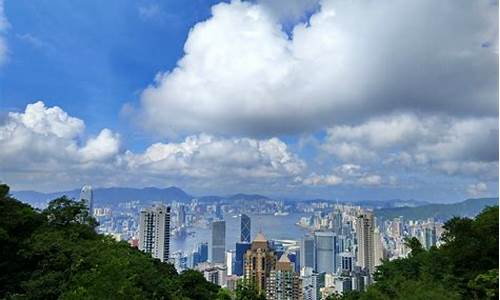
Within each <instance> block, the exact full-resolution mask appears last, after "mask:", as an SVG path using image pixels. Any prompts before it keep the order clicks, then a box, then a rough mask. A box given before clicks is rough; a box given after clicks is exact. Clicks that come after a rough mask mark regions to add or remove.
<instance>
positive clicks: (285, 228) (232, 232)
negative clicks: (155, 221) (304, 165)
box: [171, 213, 308, 252]
mask: <svg viewBox="0 0 500 300" xmlns="http://www.w3.org/2000/svg"><path fill="white" fill-rule="evenodd" d="M248 216H249V217H250V218H251V220H252V227H251V228H252V229H251V231H252V233H251V237H252V239H253V238H254V237H255V235H256V234H257V232H259V230H262V232H264V234H265V235H266V237H267V238H269V239H274V240H298V239H300V238H301V237H302V236H303V235H304V234H306V233H307V232H308V230H307V229H304V228H302V227H300V226H298V225H296V223H297V222H298V221H299V219H300V218H301V217H304V216H307V214H299V213H293V214H289V215H286V216H274V215H271V214H269V215H255V214H249V215H248ZM224 220H225V221H226V249H232V248H234V245H235V244H236V242H239V240H240V217H239V216H238V215H225V216H224ZM188 231H189V232H193V233H194V234H193V235H191V234H188V235H187V236H186V237H183V238H172V240H171V249H172V251H173V252H175V251H183V252H186V251H190V250H192V249H194V248H195V247H196V246H197V244H198V243H202V242H208V243H209V245H210V241H211V236H212V231H211V229H210V228H200V227H190V228H189V230H188ZM209 249H211V247H209Z"/></svg>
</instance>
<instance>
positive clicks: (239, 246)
mask: <svg viewBox="0 0 500 300" xmlns="http://www.w3.org/2000/svg"><path fill="white" fill-rule="evenodd" d="M251 245H252V244H250V243H246V242H240V243H236V255H235V258H234V275H238V276H242V275H243V263H244V260H245V253H246V252H247V250H248V249H250V246H251Z"/></svg>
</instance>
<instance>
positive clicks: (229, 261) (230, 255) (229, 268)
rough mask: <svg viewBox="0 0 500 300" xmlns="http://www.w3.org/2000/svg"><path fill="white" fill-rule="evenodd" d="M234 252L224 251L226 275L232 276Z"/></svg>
mask: <svg viewBox="0 0 500 300" xmlns="http://www.w3.org/2000/svg"><path fill="white" fill-rule="evenodd" d="M235 256H236V251H235V250H227V251H226V267H227V275H233V274H234V263H235Z"/></svg>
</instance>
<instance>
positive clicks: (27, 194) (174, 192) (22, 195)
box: [12, 186, 193, 207]
mask: <svg viewBox="0 0 500 300" xmlns="http://www.w3.org/2000/svg"><path fill="white" fill-rule="evenodd" d="M93 193H94V202H95V203H96V204H97V205H99V206H111V207H113V206H115V205H117V204H119V203H122V202H127V201H139V202H142V203H145V204H147V203H152V202H159V201H179V202H186V201H190V200H191V199H193V197H192V196H190V195H188V194H187V193H186V192H184V191H183V190H181V189H180V188H178V187H174V186H173V187H168V188H155V187H147V188H142V189H136V188H121V187H112V188H96V189H94V190H93ZM12 195H13V196H14V197H15V198H17V199H20V200H22V201H24V202H27V203H30V204H31V205H33V206H35V207H44V206H46V204H47V203H48V202H49V201H50V200H52V199H56V198H58V197H61V196H63V195H66V196H67V197H69V198H74V199H79V198H80V190H76V189H75V190H70V191H62V192H55V193H40V192H34V191H17V192H12Z"/></svg>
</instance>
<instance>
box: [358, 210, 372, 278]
mask: <svg viewBox="0 0 500 300" xmlns="http://www.w3.org/2000/svg"><path fill="white" fill-rule="evenodd" d="M356 221H357V222H356V235H357V241H358V253H357V264H358V265H359V266H360V267H361V268H364V269H366V270H368V272H369V273H370V274H373V272H374V271H375V243H374V231H375V222H374V218H373V213H371V212H365V213H363V214H361V215H359V216H358V218H357V220H356Z"/></svg>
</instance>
